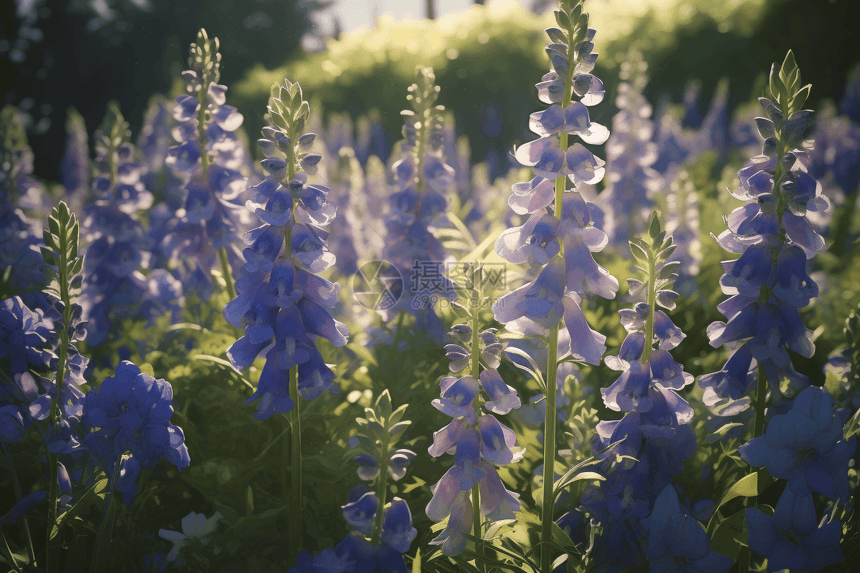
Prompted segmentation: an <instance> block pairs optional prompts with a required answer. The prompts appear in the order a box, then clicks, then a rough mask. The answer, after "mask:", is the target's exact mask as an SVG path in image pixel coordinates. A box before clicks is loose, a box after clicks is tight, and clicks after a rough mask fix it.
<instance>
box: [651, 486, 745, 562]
mask: <svg viewBox="0 0 860 573" xmlns="http://www.w3.org/2000/svg"><path fill="white" fill-rule="evenodd" d="M642 525H643V527H644V529H645V531H646V532H647V535H648V544H647V547H646V550H645V554H646V555H647V557H648V561H649V562H650V565H649V567H648V571H649V573H658V572H668V571H672V572H675V571H677V572H678V573H680V572H682V571H700V572H702V573H727V572H728V570H729V569H731V567H732V565H733V560H732V559H731V558H729V557H726V556H725V555H722V554H720V553H717V552H716V551H711V540H710V539H709V538H708V534H707V533H706V532H705V529H704V528H703V527H702V525H701V524H700V523H699V521H698V520H697V519H696V518H695V517H693V516H691V515H688V514H687V513H686V512H685V511H684V510H683V509H682V508H681V504H680V503H679V501H678V494H677V492H675V486H673V485H667V486H666V487H665V488H664V489H663V491H662V493H661V494H660V495H659V496H658V497H657V500H656V501H655V502H654V510H653V511H652V512H651V515H649V516H648V517H647V518H646V519H643V520H642Z"/></svg>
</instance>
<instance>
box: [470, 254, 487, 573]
mask: <svg viewBox="0 0 860 573" xmlns="http://www.w3.org/2000/svg"><path fill="white" fill-rule="evenodd" d="M476 272H477V271H476ZM472 287H473V290H472V308H471V311H472V348H471V351H472V356H471V367H472V368H471V375H472V378H474V379H475V380H480V378H481V346H480V338H479V336H478V329H479V327H480V324H479V321H478V303H479V300H480V299H479V293H478V285H477V284H475V281H474V276H473V280H472ZM480 396H481V393H480V392H478V393H476V394H475V398H474V403H473V405H474V407H475V411H476V412H477V411H478V408H479V407H480V399H481V398H480ZM472 535H474V536H475V537H476V538H477V539H479V540H481V541H479V542H476V543H475V553H477V554H478V555H479V556H481V557H483V555H484V543H483V537H484V531H483V524H482V519H481V487H480V485H479V484H477V483H476V484H475V485H473V486H472ZM475 565H476V566H477V567H478V570H479V571H481V572H482V573H483V571H484V564H483V563H481V562H480V561H476V562H475Z"/></svg>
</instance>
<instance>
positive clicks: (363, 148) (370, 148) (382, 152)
mask: <svg viewBox="0 0 860 573" xmlns="http://www.w3.org/2000/svg"><path fill="white" fill-rule="evenodd" d="M355 124H356V125H355V132H356V133H355V157H356V158H357V159H358V160H359V162H361V165H362V166H363V167H364V166H367V160H368V159H370V158H371V157H377V158H379V160H380V161H382V162H383V163H386V162H387V161H388V156H389V155H390V154H391V144H390V143H389V142H388V136H387V135H386V134H385V127H384V126H383V125H382V121H381V119H380V117H379V112H378V111H376V110H371V111H370V112H368V113H367V115H363V116H361V117H359V118H358V119H357V120H356V122H355Z"/></svg>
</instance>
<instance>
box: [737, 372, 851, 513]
mask: <svg viewBox="0 0 860 573" xmlns="http://www.w3.org/2000/svg"><path fill="white" fill-rule="evenodd" d="M842 422H843V420H842V418H841V417H840V416H837V415H836V414H835V413H834V411H833V401H832V399H831V398H830V394H828V393H827V391H826V390H824V389H823V388H818V387H815V386H810V387H809V388H807V389H806V390H804V391H802V392H801V393H800V394H798V396H797V397H796V398H795V399H794V402H793V404H792V407H791V410H789V411H788V412H787V413H785V414H781V415H777V416H774V417H773V418H771V420H770V422H769V423H768V425H767V429H766V431H765V434H764V435H763V436H760V437H757V438H753V439H752V440H750V441H749V442H747V443H746V444H744V445H743V446H741V447H740V448H739V449H738V453H739V454H740V455H741V457H742V458H743V459H744V461H746V462H747V463H749V464H750V465H753V466H759V467H765V468H767V470H768V472H769V473H770V474H771V475H772V476H774V477H776V478H779V479H786V480H788V485H789V487H790V488H791V491H792V492H793V493H794V494H795V495H798V496H805V495H809V494H810V493H811V492H813V491H817V492H818V493H820V494H822V495H824V496H827V497H829V498H832V499H839V500H842V502H843V503H844V502H847V500H848V461H849V460H850V459H851V457H852V456H853V455H854V450H855V448H856V443H855V440H854V438H851V439H849V440H844V439H842Z"/></svg>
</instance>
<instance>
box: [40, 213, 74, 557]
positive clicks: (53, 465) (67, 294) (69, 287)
mask: <svg viewBox="0 0 860 573" xmlns="http://www.w3.org/2000/svg"><path fill="white" fill-rule="evenodd" d="M79 236H80V225H78V220H77V218H76V217H75V215H74V213H72V212H70V211H69V208H68V207H67V206H66V204H65V203H63V202H60V205H59V206H58V207H56V208H55V209H53V210H52V212H51V217H50V219H48V229H46V230H45V233H44V239H45V245H46V246H45V247H42V256H43V257H44V259H45V267H44V269H45V271H44V272H45V273H46V276H48V277H50V280H51V283H50V284H49V285H48V287H47V289H46V290H47V291H48V292H49V293H51V294H53V295H55V296H56V297H58V298H59V300H60V303H61V304H62V312H63V316H62V324H61V325H60V327H59V328H58V331H59V338H60V341H59V346H58V347H57V378H56V387H57V393H56V397H57V398H56V399H54V400H51V405H50V415H49V417H48V423H49V424H50V432H51V433H60V431H61V427H62V426H63V425H64V420H63V408H61V407H60V402H61V399H60V397H61V396H63V382H64V381H65V378H66V369H67V364H66V361H67V358H68V356H69V344H70V342H71V340H70V336H69V328H67V325H71V324H72V319H73V311H74V307H73V304H72V301H73V300H74V298H75V297H76V296H77V295H78V294H79V293H80V288H81V282H82V275H81V274H80V273H81V270H82V269H83V266H84V258H83V257H79V256H78V238H79ZM70 373H71V372H70ZM65 426H66V427H68V422H65ZM52 449H53V448H51V447H50V445H49V447H48V452H49V453H48V465H49V471H50V478H49V480H50V481H49V482H48V520H47V522H48V528H47V533H46V537H45V539H47V540H48V548H47V552H46V556H45V558H46V568H47V570H48V571H49V573H53V572H55V571H58V570H59V563H58V561H57V551H58V549H59V543H60V539H59V536H56V537H52V535H51V533H52V530H53V529H54V526H55V525H56V521H57V502H58V499H59V493H60V491H59V490H60V488H59V485H58V483H57V476H58V474H59V471H60V464H59V461H58V459H57V452H56V451H52Z"/></svg>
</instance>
